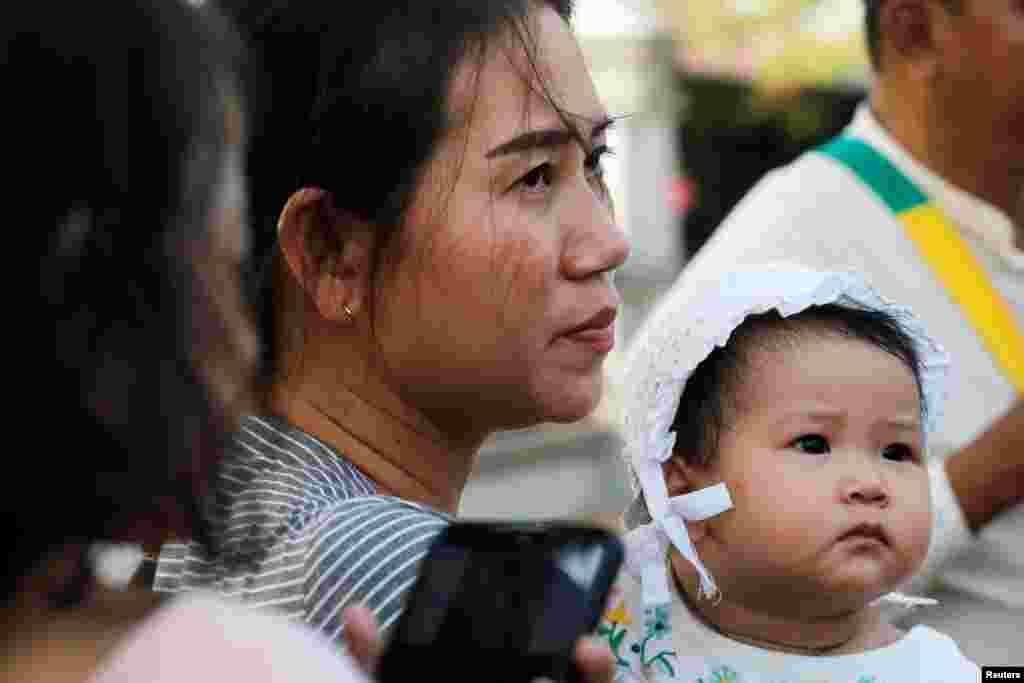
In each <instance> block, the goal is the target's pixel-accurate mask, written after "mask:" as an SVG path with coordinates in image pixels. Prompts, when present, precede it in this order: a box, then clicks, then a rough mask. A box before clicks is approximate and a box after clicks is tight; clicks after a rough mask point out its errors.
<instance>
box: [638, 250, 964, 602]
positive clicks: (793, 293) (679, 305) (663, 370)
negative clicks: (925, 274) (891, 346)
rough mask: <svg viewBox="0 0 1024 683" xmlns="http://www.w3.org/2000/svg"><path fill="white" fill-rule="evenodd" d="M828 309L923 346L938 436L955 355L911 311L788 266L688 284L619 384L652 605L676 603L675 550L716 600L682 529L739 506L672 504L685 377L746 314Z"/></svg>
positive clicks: (661, 308)
mask: <svg viewBox="0 0 1024 683" xmlns="http://www.w3.org/2000/svg"><path fill="white" fill-rule="evenodd" d="M823 304H838V305H842V306H849V307H852V308H862V309H869V310H877V311H882V312H885V313H888V314H890V315H891V316H893V318H894V319H895V320H896V321H897V322H898V323H899V325H900V326H901V328H902V329H903V330H904V331H905V332H906V333H907V334H908V335H909V336H910V337H911V339H912V340H913V341H914V343H915V345H916V347H917V351H918V355H919V360H920V376H921V388H922V392H923V401H922V403H923V405H922V410H923V416H922V419H923V421H924V427H925V429H924V432H925V436H926V437H927V435H928V434H929V433H931V432H932V431H933V430H934V429H935V426H936V424H937V420H938V418H939V413H940V410H941V404H942V400H943V398H944V395H943V384H944V376H945V373H946V369H947V367H948V365H949V358H948V356H947V354H946V352H945V351H944V350H943V349H942V347H941V346H939V345H938V344H937V343H936V342H935V341H933V340H932V339H931V338H930V337H929V336H928V335H927V334H926V333H925V331H924V328H923V326H922V325H921V323H920V321H918V319H917V318H916V317H915V316H914V315H913V314H912V313H911V312H910V310H909V309H908V308H906V307H903V306H898V305H895V304H893V303H891V302H889V301H887V300H885V299H884V298H882V297H881V296H880V295H879V294H878V293H877V292H875V291H874V290H873V289H872V288H871V287H870V286H868V284H867V283H866V282H865V281H864V280H863V279H861V278H860V277H859V276H857V275H855V274H853V273H847V272H823V271H815V270H810V269H808V268H806V267H804V266H798V265H793V264H782V263H780V264H766V265H761V266H750V267H743V268H742V269H740V270H736V271H733V272H729V273H725V274H723V275H722V277H721V278H720V279H719V280H715V281H703V282H700V281H689V280H684V281H682V282H680V283H679V284H677V285H676V286H675V287H674V288H673V289H672V290H671V291H670V292H669V293H668V294H666V296H665V297H664V299H663V301H662V302H661V303H660V304H659V305H658V306H657V308H656V309H655V312H654V313H653V314H652V315H651V316H650V318H649V319H648V320H647V321H646V322H645V324H644V325H643V327H642V329H641V330H640V331H639V332H638V333H637V336H636V338H635V340H634V341H633V343H632V344H631V346H630V350H629V353H628V355H627V358H626V363H625V367H624V372H623V376H622V381H621V385H622V386H623V388H624V392H623V393H624V411H625V415H624V425H623V426H624V437H625V447H624V451H623V453H624V456H625V458H626V461H627V464H628V465H629V467H630V470H631V472H632V474H633V488H634V491H635V492H636V497H635V498H634V500H633V502H632V504H631V505H630V507H629V509H628V510H627V511H626V514H625V522H626V526H627V528H628V529H630V531H629V533H628V534H627V536H626V545H627V548H628V552H627V564H626V567H627V569H628V570H629V571H630V573H632V574H633V575H634V577H635V578H636V579H637V580H639V581H640V584H641V592H642V599H643V603H644V604H645V605H646V606H653V605H659V604H667V603H668V602H670V592H669V577H668V569H667V566H666V561H665V558H666V554H667V552H668V546H669V544H670V543H671V544H672V545H673V546H675V548H676V549H677V550H678V551H679V552H680V553H681V554H682V556H683V557H685V558H686V559H687V560H688V561H689V562H690V563H691V564H692V565H693V567H694V568H695V569H696V571H697V573H698V575H699V576H700V592H701V595H703V596H705V597H712V596H714V595H715V594H716V593H717V587H716V586H715V582H714V579H713V578H712V577H711V575H710V573H709V572H708V571H707V569H706V568H705V567H704V565H703V563H702V562H701V560H700V558H699V557H698V556H697V551H696V549H695V548H694V546H693V544H692V543H691V541H690V537H689V534H688V533H687V531H686V525H685V523H684V522H685V520H702V519H707V518H709V517H713V516H715V515H718V514H720V513H722V512H724V511H726V510H728V509H729V508H731V507H732V501H731V499H730V497H729V491H728V488H727V487H726V485H725V484H724V483H721V484H717V485H715V486H710V487H708V488H705V489H702V490H699V491H695V492H693V493H688V494H685V495H681V496H675V497H673V498H669V497H668V492H667V487H666V485H665V480H664V477H663V475H662V469H661V465H662V463H663V462H665V461H666V460H668V458H669V457H670V456H671V455H672V449H673V446H674V445H675V440H676V435H675V433H674V432H671V431H669V429H670V427H671V425H672V422H673V421H674V419H675V415H676V411H677V410H678V407H679V401H680V398H681V397H682V393H683V387H684V385H685V384H686V381H687V379H688V378H689V377H690V374H691V373H692V372H693V371H694V370H695V369H696V367H697V366H698V365H699V364H700V363H701V362H702V361H703V360H704V359H705V358H707V357H708V355H709V354H710V353H711V351H712V350H713V349H714V348H715V347H716V346H724V345H725V344H726V342H727V341H728V340H729V337H730V335H732V332H733V330H735V329H736V328H737V327H738V326H739V325H740V323H742V322H743V320H744V319H746V318H747V316H749V315H753V314H758V313H765V312H767V311H770V310H772V309H775V310H777V311H778V313H779V314H780V315H782V316H783V317H789V316H791V315H794V314H796V313H799V312H800V311H803V310H804V309H806V308H809V307H811V306H815V305H823ZM641 494H642V495H641ZM645 503H646V505H645ZM892 599H893V600H894V601H897V602H900V601H902V602H904V603H906V601H908V600H910V601H914V600H918V599H915V598H909V597H907V596H899V595H896V594H894V595H893V598H892ZM922 602H923V601H922Z"/></svg>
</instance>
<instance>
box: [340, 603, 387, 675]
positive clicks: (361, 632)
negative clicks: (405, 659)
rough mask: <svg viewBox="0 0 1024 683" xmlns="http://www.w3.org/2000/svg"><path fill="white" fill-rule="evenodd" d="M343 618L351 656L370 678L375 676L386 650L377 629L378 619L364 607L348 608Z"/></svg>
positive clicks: (343, 613)
mask: <svg viewBox="0 0 1024 683" xmlns="http://www.w3.org/2000/svg"><path fill="white" fill-rule="evenodd" d="M341 618H342V620H343V621H344V623H345V641H346V642H347V643H348V652H349V654H350V655H351V656H352V658H353V659H354V660H356V663H357V664H358V665H359V668H360V669H362V670H363V671H364V672H365V673H366V674H367V675H368V676H373V674H374V672H375V671H376V670H377V662H378V660H379V659H380V654H381V651H382V650H383V649H384V644H383V641H382V640H381V637H380V631H379V630H378V629H377V618H376V617H375V616H374V615H373V611H372V610H370V609H369V608H367V607H363V606H362V605H356V606H353V607H347V608H346V609H345V611H344V612H342V616H341Z"/></svg>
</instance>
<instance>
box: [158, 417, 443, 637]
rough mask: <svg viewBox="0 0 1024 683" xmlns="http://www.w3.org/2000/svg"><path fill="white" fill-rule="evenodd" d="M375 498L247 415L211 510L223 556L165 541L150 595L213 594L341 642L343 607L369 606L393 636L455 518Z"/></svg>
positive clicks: (273, 425) (343, 469)
mask: <svg viewBox="0 0 1024 683" xmlns="http://www.w3.org/2000/svg"><path fill="white" fill-rule="evenodd" d="M376 490H377V489H376V485H375V484H374V482H373V481H372V480H370V479H369V478H368V477H367V476H366V475H364V474H363V473H362V472H360V471H359V470H358V469H356V468H355V467H354V466H353V465H352V464H351V463H349V462H348V461H347V460H345V459H344V458H343V457H342V456H340V455H339V454H338V453H337V452H335V451H334V450H333V449H331V448H330V447H329V446H327V445H326V444H324V443H323V442H321V441H319V440H317V439H315V438H313V437H312V436H310V435H308V434H306V433H305V432H303V431H301V430H299V429H297V428H295V427H293V426H291V425H289V424H287V423H286V422H284V421H283V420H280V419H276V418H265V417H247V418H245V419H244V420H243V422H242V426H241V429H240V430H239V433H238V434H237V436H236V437H235V440H234V447H233V448H232V449H230V452H229V453H228V454H227V455H226V457H225V459H224V462H223V463H222V466H221V469H220V471H219V473H218V476H217V478H216V481H215V483H214V487H213V495H212V496H211V498H210V500H209V501H208V505H207V514H208V516H209V518H210V520H211V524H212V532H213V533H212V536H213V540H214V542H215V543H216V544H217V546H218V548H219V553H218V554H217V555H216V557H215V559H211V558H209V557H207V556H206V555H205V553H204V552H203V549H202V548H201V547H199V546H198V545H196V544H194V543H189V544H180V543H179V544H167V545H165V546H164V548H163V550H162V551H161V553H160V559H159V562H158V564H157V570H156V578H155V580H154V588H155V589H156V590H158V591H163V592H178V591H186V590H192V589H205V590H212V591H215V592H217V593H219V594H221V595H223V596H225V597H229V598H233V599H236V600H239V601H241V602H242V603H244V604H246V605H249V606H251V607H254V608H268V609H275V610H277V611H279V612H281V613H283V614H284V615H286V616H288V617H291V618H294V619H296V620H302V621H305V622H306V623H308V624H309V625H310V626H312V627H314V628H316V629H317V630H319V631H320V632H321V633H323V634H324V635H326V636H328V637H330V638H335V639H338V638H340V639H342V640H343V635H342V630H343V624H342V621H341V618H340V614H341V610H342V609H344V608H345V607H346V606H348V605H353V604H363V605H366V606H368V607H370V608H371V609H372V610H373V611H374V612H375V613H376V615H377V620H378V623H379V624H380V625H381V629H382V631H384V632H386V631H387V630H388V629H389V628H390V627H391V626H392V625H393V624H394V622H395V620H396V619H397V618H398V615H399V614H400V613H401V610H402V607H403V605H404V602H405V596H406V593H407V592H408V591H409V589H410V588H411V587H412V584H413V581H414V580H415V578H416V573H417V570H418V568H419V563H420V561H421V560H422V559H423V556H424V555H425V554H426V552H427V548H428V547H429V546H430V543H431V542H432V541H433V540H434V538H435V537H436V536H437V534H438V533H439V532H440V531H441V530H442V529H443V528H444V527H445V526H446V525H447V524H448V523H450V522H451V521H452V520H451V518H450V517H449V516H447V515H444V514H442V513H440V512H437V511H436V510H431V509H430V508H426V507H423V506H421V505H417V504H414V503H410V502H408V501H404V500H401V499H399V498H393V497H390V496H381V495H378V494H377V493H376Z"/></svg>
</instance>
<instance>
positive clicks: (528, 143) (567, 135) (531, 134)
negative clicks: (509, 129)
mask: <svg viewBox="0 0 1024 683" xmlns="http://www.w3.org/2000/svg"><path fill="white" fill-rule="evenodd" d="M614 123H615V119H613V118H611V117H605V118H603V119H601V120H600V121H599V122H598V123H597V124H596V125H595V126H594V128H593V129H592V130H591V131H590V139H591V140H594V139H596V138H598V137H600V136H601V134H602V133H604V132H605V131H606V130H608V128H609V127H611V125H612V124H614ZM573 139H574V136H573V134H572V133H571V132H569V131H568V130H566V129H564V128H550V129H547V130H530V131H527V132H525V133H523V134H521V135H517V136H516V137H514V138H512V139H511V140H509V141H508V142H503V143H501V144H500V145H498V146H497V147H495V148H494V149H492V150H491V151H489V152H488V153H487V154H486V155H485V156H486V158H488V159H493V158H495V157H499V156H505V155H508V154H520V153H522V152H527V151H530V150H533V149H546V148H550V147H561V146H562V145H567V144H569V143H570V142H572V141H573Z"/></svg>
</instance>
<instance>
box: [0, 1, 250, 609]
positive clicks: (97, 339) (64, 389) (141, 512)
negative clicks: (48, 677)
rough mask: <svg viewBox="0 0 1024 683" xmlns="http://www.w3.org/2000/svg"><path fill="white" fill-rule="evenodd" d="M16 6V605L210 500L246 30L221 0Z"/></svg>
mask: <svg viewBox="0 0 1024 683" xmlns="http://www.w3.org/2000/svg"><path fill="white" fill-rule="evenodd" d="M0 15H2V19H0V34H2V40H0V89H2V91H3V92H4V93H5V105H4V109H5V126H4V131H3V134H4V136H5V137H6V141H5V142H6V144H5V151H6V154H5V159H6V161H7V166H8V170H9V172H8V173H7V174H5V176H6V180H5V195H6V197H7V204H8V207H9V209H12V208H13V207H14V206H17V207H19V209H20V210H16V211H17V215H18V219H17V220H10V219H9V220H8V221H7V223H6V224H7V235H8V242H7V244H8V248H9V253H8V259H7V262H8V270H7V272H8V273H9V274H11V273H15V272H17V273H19V276H18V277H15V278H10V279H9V280H8V282H9V284H8V287H7V292H8V297H7V299H8V306H7V307H6V308H5V312H6V315H7V320H8V324H10V325H11V326H12V327H14V328H15V329H14V330H13V331H12V334H11V335H9V336H8V339H9V340H11V341H12V342H13V348H11V347H10V346H9V347H8V348H9V350H8V353H9V355H8V361H9V364H10V366H12V367H20V368H21V370H20V371H15V372H17V373H18V375H20V376H21V377H22V379H20V380H19V379H15V380H14V381H13V382H11V381H9V382H8V385H7V386H8V395H9V398H13V402H14V404H15V406H16V407H15V411H14V414H13V415H14V416H16V417H17V418H18V419H15V420H13V421H12V423H9V426H8V429H9V432H11V436H9V437H8V441H7V443H8V447H7V453H8V456H7V465H8V467H9V468H10V469H9V477H8V492H7V495H5V496H4V502H3V503H2V504H0V511H2V512H0V514H2V519H3V520H4V521H3V523H2V528H3V529H4V531H5V533H4V534H3V535H4V537H5V538H8V539H10V543H11V544H12V545H13V547H9V548H8V549H7V551H6V552H5V556H6V560H5V561H4V568H3V583H2V586H0V591H2V593H0V600H8V599H10V598H12V597H13V593H14V591H15V590H16V589H17V586H18V582H19V578H20V577H22V576H24V575H25V574H26V573H27V572H29V571H31V570H32V569H33V568H34V567H37V566H38V565H39V563H40V561H41V560H42V559H43V558H44V557H46V556H47V554H48V553H50V552H52V551H54V550H57V549H59V548H61V547H63V546H66V545H68V544H70V543H84V544H87V543H89V542H91V541H93V540H97V539H105V538H112V537H114V536H115V535H117V534H119V533H122V532H124V531H125V530H126V529H127V528H129V527H130V526H131V525H132V524H133V523H137V522H138V521H139V519H140V518H142V517H143V516H145V515H148V514H149V515H150V516H151V517H152V516H153V515H151V512H152V511H153V509H154V505H155V503H154V501H156V500H158V499H174V500H179V501H181V504H182V506H183V508H184V509H185V510H186V511H190V512H192V513H194V512H195V508H196V504H195V500H196V498H195V494H196V491H195V490H194V488H195V485H196V482H197V477H196V474H197V473H198V472H201V471H205V470H204V468H206V467H207V466H208V463H209V462H210V458H212V457H215V456H216V454H217V452H218V448H219V444H220V443H221V442H222V440H223V438H224V433H225V430H226V429H228V427H229V424H228V420H226V419H224V417H225V406H221V405H218V402H217V401H216V400H215V397H214V396H213V395H212V394H214V393H216V392H212V388H211V383H210V382H208V381H207V380H206V379H205V378H204V377H205V375H204V372H203V368H200V367H199V365H200V364H199V363H197V362H196V353H197V351H196V349H197V340H205V339H208V338H210V337H211V336H214V335H222V334H226V330H225V329H224V326H225V324H226V323H225V321H224V320H223V319H222V316H221V315H220V311H219V309H218V305H217V303H216V302H215V301H214V299H215V298H216V292H215V291H211V288H210V287H209V286H208V285H209V283H208V282H207V283H204V281H203V273H201V272H200V269H199V268H198V267H197V263H196V259H195V256H196V255H204V254H207V253H208V251H209V246H210V244H211V243H212V242H211V239H212V235H211V233H210V222H211V215H212V214H213V213H214V211H215V209H216V201H217V199H218V194H217V193H218V188H219V187H220V186H221V185H222V180H223V174H224V173H225V165H226V160H227V154H226V152H227V149H228V139H227V135H228V133H227V130H226V127H227V126H226V121H228V118H229V114H230V113H231V112H229V109H233V107H232V103H233V102H234V101H233V100H232V98H233V97H234V96H235V95H236V94H237V92H233V89H234V87H235V81H234V77H233V75H232V74H233V71H232V68H231V62H232V61H233V60H234V57H233V54H234V53H233V48H234V46H235V43H234V42H233V41H232V40H231V33H230V31H229V30H228V29H227V27H226V24H224V23H221V22H217V21H216V19H215V17H213V15H212V14H211V13H210V11H209V10H203V11H200V10H197V9H195V8H193V7H190V6H189V5H187V4H186V3H184V2H179V1H178V0H110V1H109V2H105V3H103V5H102V7H100V6H96V5H93V4H91V3H80V2H52V1H48V0H34V1H33V2H30V3H20V2H19V3H8V4H5V6H4V9H3V10H2V11H0ZM229 46H231V47H229ZM234 106H238V105H237V104H235V105H234ZM21 247H25V248H24V249H22V248H21ZM29 254H31V255H32V257H31V259H30V266H29V267H27V268H24V269H23V270H22V269H21V264H20V263H19V261H20V259H21V257H22V256H26V255H29ZM218 339H220V338H218ZM200 346H201V344H200ZM12 374H13V373H12ZM17 432H20V433H21V437H20V438H18V437H16V436H14V434H15V433H17ZM19 442H20V443H21V444H22V445H21V446H18V447H15V444H17V443H19ZM19 489H20V490H19ZM186 516H191V517H192V519H190V520H188V522H190V523H191V524H192V525H193V528H195V529H196V533H198V534H199V536H200V537H201V536H202V535H203V529H202V526H201V522H200V520H199V518H198V517H197V516H196V515H195V514H191V515H189V513H188V512H186ZM63 601H64V602H68V601H70V602H73V601H74V600H73V596H72V599H71V600H63Z"/></svg>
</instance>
